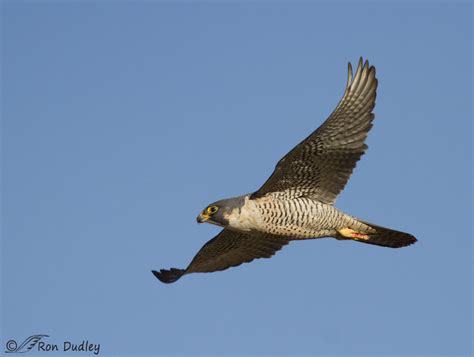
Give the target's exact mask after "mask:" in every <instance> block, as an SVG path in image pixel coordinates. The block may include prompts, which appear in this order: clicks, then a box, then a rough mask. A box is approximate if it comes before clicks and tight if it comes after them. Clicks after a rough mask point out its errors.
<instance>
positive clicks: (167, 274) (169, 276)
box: [151, 268, 185, 284]
mask: <svg viewBox="0 0 474 357" xmlns="http://www.w3.org/2000/svg"><path fill="white" fill-rule="evenodd" d="M151 272H152V273H153V275H154V276H155V277H156V278H157V279H158V280H159V281H161V282H162V283H165V284H170V283H174V282H175V281H176V280H178V279H179V278H181V277H182V276H183V275H184V273H185V270H184V269H176V268H171V269H170V270H166V269H160V271H156V270H152V271H151Z"/></svg>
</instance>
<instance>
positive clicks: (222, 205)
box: [196, 197, 244, 227]
mask: <svg viewBox="0 0 474 357" xmlns="http://www.w3.org/2000/svg"><path fill="white" fill-rule="evenodd" d="M243 205H244V198H243V197H235V198H229V199H227V200H221V201H217V202H214V203H212V204H210V205H209V206H207V207H206V208H204V210H202V212H201V213H199V215H198V216H197V218H196V220H197V222H198V223H204V222H205V223H212V224H215V225H217V226H221V227H227V226H228V225H229V219H230V217H231V215H233V214H235V212H236V210H237V212H240V207H242V206H243Z"/></svg>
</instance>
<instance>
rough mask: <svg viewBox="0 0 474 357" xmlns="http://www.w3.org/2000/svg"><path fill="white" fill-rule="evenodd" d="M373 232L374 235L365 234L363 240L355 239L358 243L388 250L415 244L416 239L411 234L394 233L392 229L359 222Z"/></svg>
mask: <svg viewBox="0 0 474 357" xmlns="http://www.w3.org/2000/svg"><path fill="white" fill-rule="evenodd" d="M360 222H362V223H364V224H366V225H368V226H369V227H370V228H372V229H374V230H375V233H367V235H366V238H365V239H357V241H358V242H362V243H367V244H375V245H380V246H382V247H389V248H401V247H406V246H407V245H410V244H413V243H416V241H417V239H416V238H415V237H414V236H412V235H411V234H408V233H404V232H399V231H395V230H393V229H389V228H385V227H380V226H377V225H375V224H372V223H368V222H364V221H360Z"/></svg>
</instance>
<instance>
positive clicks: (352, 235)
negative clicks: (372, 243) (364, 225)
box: [337, 228, 369, 240]
mask: <svg viewBox="0 0 474 357" xmlns="http://www.w3.org/2000/svg"><path fill="white" fill-rule="evenodd" d="M337 233H339V234H340V235H341V236H342V237H343V238H342V239H354V240H368V239H369V236H368V235H367V234H363V233H359V232H356V231H355V230H353V229H350V228H342V229H340V230H338V231H337ZM340 239H341V238H340Z"/></svg>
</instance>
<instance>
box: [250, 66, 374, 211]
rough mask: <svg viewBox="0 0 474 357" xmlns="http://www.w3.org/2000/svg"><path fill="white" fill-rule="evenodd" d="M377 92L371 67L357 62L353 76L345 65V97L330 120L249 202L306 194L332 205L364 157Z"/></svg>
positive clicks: (287, 158) (285, 159)
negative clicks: (346, 72) (263, 197)
mask: <svg viewBox="0 0 474 357" xmlns="http://www.w3.org/2000/svg"><path fill="white" fill-rule="evenodd" d="M376 90H377V79H376V78H375V67H373V66H369V62H368V61H366V62H365V64H364V65H363V63H362V58H361V59H360V61H359V66H358V68H357V71H356V74H355V76H354V77H353V76H352V66H351V64H350V63H349V73H348V80H347V86H346V90H345V93H344V96H343V98H342V99H341V101H340V102H339V104H338V106H337V107H336V109H335V110H334V112H333V113H332V114H331V115H330V116H329V118H328V119H327V120H326V121H325V122H324V123H323V124H322V125H321V126H320V127H319V128H318V129H317V130H316V131H314V132H313V133H312V134H311V135H310V136H308V137H307V138H306V139H305V140H303V141H302V142H301V143H300V144H298V145H297V146H296V147H295V148H294V149H293V150H291V151H290V152H289V153H288V154H287V155H286V156H285V157H283V158H282V159H281V160H280V161H279V162H278V164H277V165H276V168H275V171H274V172H273V174H272V175H271V176H270V178H269V179H268V180H267V181H266V182H265V183H264V185H263V186H262V187H261V188H260V189H259V190H258V191H256V192H255V193H253V194H252V196H251V198H258V197H262V196H265V195H267V194H271V195H276V196H284V197H289V198H295V197H301V196H307V197H312V198H314V199H317V200H319V201H321V202H324V203H327V204H333V203H334V201H335V200H336V196H337V195H338V194H339V192H341V191H342V189H343V188H344V186H345V185H346V183H347V181H348V180H349V177H350V175H351V173H352V171H353V169H354V167H355V166H356V163H357V161H358V160H359V159H360V157H361V156H362V155H363V154H364V152H365V151H366V149H367V145H366V144H365V143H364V141H365V139H366V138H367V133H368V132H369V130H370V128H371V127H372V120H373V119H374V114H373V113H372V110H373V109H374V106H375V97H376Z"/></svg>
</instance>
